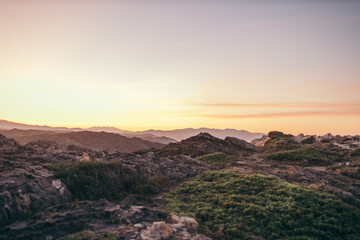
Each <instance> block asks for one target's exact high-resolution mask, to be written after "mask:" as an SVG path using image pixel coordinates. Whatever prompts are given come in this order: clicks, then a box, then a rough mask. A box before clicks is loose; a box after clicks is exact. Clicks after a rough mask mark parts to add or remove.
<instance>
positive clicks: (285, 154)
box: [266, 147, 339, 166]
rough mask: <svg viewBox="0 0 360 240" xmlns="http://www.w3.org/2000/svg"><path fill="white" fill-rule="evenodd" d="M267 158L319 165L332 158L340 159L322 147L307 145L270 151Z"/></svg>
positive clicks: (325, 163)
mask: <svg viewBox="0 0 360 240" xmlns="http://www.w3.org/2000/svg"><path fill="white" fill-rule="evenodd" d="M266 159H268V160H275V161H279V162H284V163H297V164H300V165H318V166H323V165H328V164H330V163H331V160H339V159H337V156H334V155H332V153H328V152H326V151H324V150H321V149H316V148H306V147H304V148H299V149H295V150H288V151H280V152H274V153H270V154H269V155H267V156H266Z"/></svg>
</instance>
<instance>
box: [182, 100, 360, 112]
mask: <svg viewBox="0 0 360 240" xmlns="http://www.w3.org/2000/svg"><path fill="white" fill-rule="evenodd" d="M185 105H192V106H205V107H235V108H307V109H324V108H325V109H358V110H359V111H360V103H281V104H267V103H266V104H263V103H260V104H257V103H256V104H248V103H223V102H216V103H196V102H194V103H186V104H185Z"/></svg>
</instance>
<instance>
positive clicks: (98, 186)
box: [50, 162, 159, 200]
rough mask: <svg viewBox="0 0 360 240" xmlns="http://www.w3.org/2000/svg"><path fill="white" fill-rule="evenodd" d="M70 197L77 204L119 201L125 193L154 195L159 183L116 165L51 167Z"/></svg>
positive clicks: (84, 163) (96, 163)
mask: <svg viewBox="0 0 360 240" xmlns="http://www.w3.org/2000/svg"><path fill="white" fill-rule="evenodd" d="M50 169H51V170H53V171H54V172H55V174H54V176H55V177H56V178H61V179H62V180H63V181H64V182H65V184H66V186H67V187H68V188H69V190H70V192H71V193H72V194H73V196H74V197H75V198H77V199H80V200H97V199H100V198H106V199H108V200H115V199H122V198H124V197H125V196H126V195H127V194H128V193H139V194H148V193H155V192H156V191H157V189H158V187H159V183H153V182H149V181H148V180H147V179H146V178H145V177H144V176H143V175H141V174H140V173H138V172H136V171H132V170H129V169H126V168H124V167H123V166H122V164H121V163H118V162H105V163H104V162H75V163H60V164H54V165H52V166H51V167H50Z"/></svg>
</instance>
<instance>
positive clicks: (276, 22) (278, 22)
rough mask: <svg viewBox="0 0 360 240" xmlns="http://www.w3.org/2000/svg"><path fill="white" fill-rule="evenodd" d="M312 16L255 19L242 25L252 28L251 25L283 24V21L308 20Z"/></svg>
mask: <svg viewBox="0 0 360 240" xmlns="http://www.w3.org/2000/svg"><path fill="white" fill-rule="evenodd" d="M309 19H312V18H309V17H304V18H288V19H278V20H268V21H255V22H250V23H245V24H243V25H242V27H244V28H252V27H260V26H266V25H276V24H284V23H295V22H300V21H304V20H309Z"/></svg>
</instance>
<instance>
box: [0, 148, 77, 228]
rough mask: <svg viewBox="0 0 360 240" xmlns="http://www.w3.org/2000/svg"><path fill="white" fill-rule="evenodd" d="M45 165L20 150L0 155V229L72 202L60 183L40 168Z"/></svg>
mask: <svg viewBox="0 0 360 240" xmlns="http://www.w3.org/2000/svg"><path fill="white" fill-rule="evenodd" d="M44 161H45V160H44V159H42V158H37V157H35V156H31V155H30V156H29V155H28V153H27V152H26V151H22V150H21V149H18V150H12V151H7V152H0V169H1V170H0V225H5V224H9V223H11V222H14V221H16V220H19V219H22V218H24V217H26V216H29V215H31V214H33V213H35V212H37V211H39V210H41V209H45V208H47V207H49V206H53V205H56V204H60V203H63V202H68V201H70V200H71V193H70V192H69V191H68V190H67V188H66V186H65V185H64V184H63V183H62V182H61V180H58V179H55V178H54V177H53V173H52V172H51V171H49V170H48V169H46V168H44V167H43V166H42V165H43V164H44Z"/></svg>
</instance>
